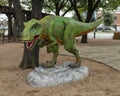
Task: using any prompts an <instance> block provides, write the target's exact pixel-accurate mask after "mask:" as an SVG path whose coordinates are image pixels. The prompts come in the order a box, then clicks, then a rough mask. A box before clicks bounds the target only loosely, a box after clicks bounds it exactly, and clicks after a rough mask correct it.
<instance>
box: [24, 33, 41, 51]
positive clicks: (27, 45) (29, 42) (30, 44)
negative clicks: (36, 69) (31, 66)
mask: <svg viewBox="0 0 120 96" xmlns="http://www.w3.org/2000/svg"><path fill="white" fill-rule="evenodd" d="M38 38H39V35H36V36H34V39H33V40H32V41H28V42H26V47H27V48H28V49H30V48H32V47H33V45H34V44H35V43H36V41H37V40H38Z"/></svg>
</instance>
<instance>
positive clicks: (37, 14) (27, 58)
mask: <svg viewBox="0 0 120 96" xmlns="http://www.w3.org/2000/svg"><path fill="white" fill-rule="evenodd" d="M43 1H44V0H32V14H31V17H32V18H35V19H40V18H41V17H42V12H41V10H42V5H43ZM38 66H39V46H38V44H36V45H35V47H34V48H33V49H32V50H28V49H27V48H26V43H24V54H23V59H22V62H21V64H20V65H19V67H20V68H22V69H26V68H35V67H38Z"/></svg>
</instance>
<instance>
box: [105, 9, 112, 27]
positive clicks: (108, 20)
mask: <svg viewBox="0 0 120 96" xmlns="http://www.w3.org/2000/svg"><path fill="white" fill-rule="evenodd" d="M103 16H104V25H105V26H111V25H112V24H113V22H114V19H113V15H112V13H111V12H109V11H106V12H105V11H103Z"/></svg>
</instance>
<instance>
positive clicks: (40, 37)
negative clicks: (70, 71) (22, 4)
mask: <svg viewBox="0 0 120 96" xmlns="http://www.w3.org/2000/svg"><path fill="white" fill-rule="evenodd" d="M102 21H103V18H100V19H98V20H97V21H96V22H93V23H82V22H78V21H75V20H73V19H70V18H67V17H60V16H46V17H44V18H43V19H41V20H36V19H32V20H30V21H29V22H26V23H25V28H24V30H23V33H22V40H23V41H24V42H27V43H26V46H27V48H28V49H32V48H33V47H34V45H35V44H36V43H37V42H38V41H42V43H41V44H40V47H43V46H44V45H47V52H48V53H50V52H52V53H53V58H52V60H51V61H47V63H46V64H45V65H44V67H47V68H50V67H54V66H55V63H56V61H57V56H58V55H59V52H58V49H59V47H58V45H59V44H63V45H64V48H65V49H66V50H67V51H68V52H70V53H72V54H73V55H74V56H75V58H76V61H75V62H74V63H73V64H70V65H69V66H70V67H73V68H76V67H80V65H81V58H80V56H79V52H78V50H77V49H76V47H75V46H74V43H75V37H78V36H81V35H85V34H87V33H88V32H90V31H92V30H94V29H95V28H96V27H97V26H98V25H99V24H100V23H101V22H102Z"/></svg>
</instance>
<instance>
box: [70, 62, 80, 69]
mask: <svg viewBox="0 0 120 96" xmlns="http://www.w3.org/2000/svg"><path fill="white" fill-rule="evenodd" d="M80 65H81V64H79V63H72V64H69V65H68V66H69V67H70V68H79V67H80Z"/></svg>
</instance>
